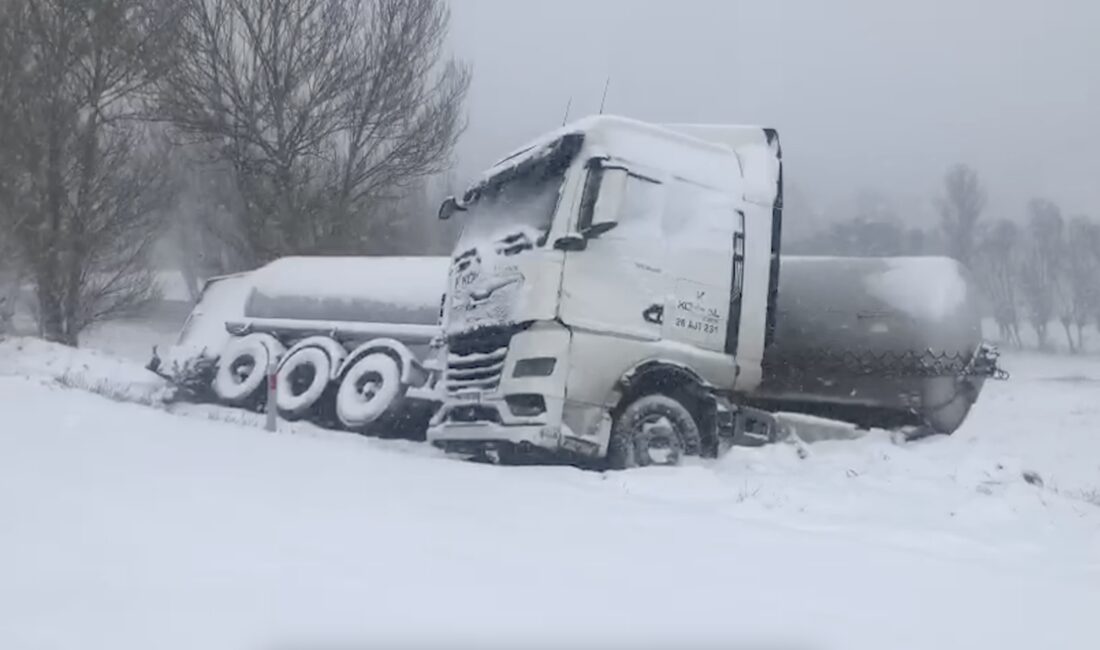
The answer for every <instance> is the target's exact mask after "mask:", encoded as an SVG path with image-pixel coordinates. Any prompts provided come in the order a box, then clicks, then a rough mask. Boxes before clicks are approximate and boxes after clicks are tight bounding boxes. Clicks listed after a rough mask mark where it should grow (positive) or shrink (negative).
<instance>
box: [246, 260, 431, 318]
mask: <svg viewBox="0 0 1100 650" xmlns="http://www.w3.org/2000/svg"><path fill="white" fill-rule="evenodd" d="M449 263H450V260H449V258H446V257H284V258H281V259H278V260H275V261H274V262H271V263H270V264H267V265H266V266H263V267H260V268H259V269H257V270H256V271H254V272H253V273H252V274H251V275H252V277H251V282H252V289H251V291H250V292H249V294H248V298H247V299H246V301H245V305H244V316H245V317H246V318H264V319H267V318H277V319H288V320H300V321H344V322H358V323H393V324H409V325H435V324H437V323H438V322H439V313H440V309H441V307H442V303H443V294H444V292H445V291H446V286H447V269H448V265H449Z"/></svg>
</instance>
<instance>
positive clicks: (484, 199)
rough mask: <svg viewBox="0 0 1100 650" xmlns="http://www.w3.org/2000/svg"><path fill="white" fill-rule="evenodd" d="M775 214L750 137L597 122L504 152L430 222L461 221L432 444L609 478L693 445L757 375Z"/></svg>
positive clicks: (773, 274)
mask: <svg viewBox="0 0 1100 650" xmlns="http://www.w3.org/2000/svg"><path fill="white" fill-rule="evenodd" d="M781 206H782V172H781V154H780V147H779V140H778V136H777V134H776V132H775V131H773V130H771V129H765V128H760V127H741V126H699V125H671V126H656V125H651V124H645V123H641V122H637V121H633V120H628V119H624V118H619V117H613V116H597V117H591V118H587V119H583V120H580V121H578V122H576V123H573V124H570V125H567V126H565V127H563V128H562V129H559V130H557V131H554V132H552V133H549V134H547V135H545V136H543V137H541V138H539V139H537V140H536V141H534V142H532V143H530V144H529V145H527V146H525V147H522V148H521V149H519V150H517V151H516V152H514V153H512V154H511V155H509V156H508V157H506V158H504V159H503V160H501V161H500V162H499V163H497V164H496V165H494V166H493V167H492V168H491V169H489V170H488V171H486V172H485V173H484V174H483V175H482V177H481V178H480V179H479V180H478V181H477V182H476V183H474V184H473V186H472V187H470V189H469V190H468V191H467V192H465V194H464V195H463V196H461V197H456V198H451V199H448V200H447V201H446V202H444V204H443V206H442V207H441V209H440V217H441V218H457V219H461V220H462V221H463V228H462V234H461V236H460V237H459V240H458V242H457V245H456V247H455V249H454V253H453V255H452V256H451V266H450V270H449V275H448V291H447V295H446V298H445V302H444V309H443V323H442V344H443V357H444V362H443V377H442V381H441V382H440V386H441V396H440V397H441V402H442V403H441V406H440V408H439V409H438V411H437V412H436V413H435V415H434V417H433V419H432V421H431V423H430V426H429V429H428V439H429V440H430V441H431V442H432V443H433V444H435V445H436V446H438V447H441V448H444V449H447V450H450V451H454V452H458V453H463V454H468V455H475V454H481V453H489V454H490V455H493V454H499V453H504V452H509V453H510V452H529V453H542V454H550V455H558V456H566V457H573V458H578V457H579V458H582V459H606V460H607V461H608V462H609V463H610V464H611V465H612V466H634V465H646V464H654V463H665V462H669V463H671V462H676V461H677V460H678V459H679V458H680V457H681V456H682V455H685V454H694V453H701V452H705V451H706V450H707V449H708V448H709V447H712V446H713V445H714V437H715V435H716V431H717V430H718V429H719V428H720V427H721V426H722V422H725V421H728V420H729V415H730V412H731V406H730V402H729V400H728V399H727V397H728V396H732V395H733V394H736V393H738V392H745V391H751V390H753V389H754V388H755V387H756V386H757V385H758V384H759V383H760V381H761V361H762V358H763V353H764V348H765V345H766V342H767V339H768V337H769V335H770V334H769V333H770V331H771V330H772V329H773V328H774V311H775V309H774V305H775V293H776V286H777V282H778V255H779V224H780V215H781ZM733 411H736V409H735V408H734V409H733Z"/></svg>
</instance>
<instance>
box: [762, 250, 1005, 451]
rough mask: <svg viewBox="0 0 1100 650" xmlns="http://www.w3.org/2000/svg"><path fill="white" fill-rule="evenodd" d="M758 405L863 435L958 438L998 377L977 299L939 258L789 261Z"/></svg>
mask: <svg viewBox="0 0 1100 650" xmlns="http://www.w3.org/2000/svg"><path fill="white" fill-rule="evenodd" d="M777 308H778V313H777V317H776V330H775V333H774V338H773V340H772V342H771V345H770V346H769V347H768V348H767V349H766V352H765V355H764V360H763V382H762V384H761V385H760V387H759V389H758V390H756V391H755V392H754V393H753V394H752V395H751V396H750V401H751V402H752V403H753V404H754V405H757V406H760V407H764V408H768V409H770V410H783V411H793V412H801V413H808V414H812V415H819V416H824V417H829V418H833V419H839V420H844V421H848V422H853V423H855V424H858V425H861V426H867V427H870V426H876V427H887V428H895V427H903V426H919V427H922V428H923V429H924V430H925V431H928V430H930V431H932V432H939V433H951V432H953V431H954V430H955V429H957V428H958V427H959V425H960V424H962V422H963V420H964V419H965V418H966V415H967V413H968V412H969V410H970V407H971V406H972V405H973V404H974V402H975V400H976V399H977V397H978V393H979V391H980V390H981V387H982V383H983V379H984V378H985V377H987V376H989V375H992V374H994V373H996V372H998V371H997V370H996V364H995V358H994V355H995V353H994V352H993V351H992V350H991V349H990V348H987V347H986V346H984V345H983V343H982V339H981V313H980V311H979V309H980V307H979V300H978V296H977V290H976V287H975V285H974V283H973V282H972V281H971V278H970V276H969V274H968V273H967V271H966V269H965V268H964V267H962V266H961V265H960V264H958V263H957V262H955V261H954V260H951V259H947V258H941V257H914V258H837V257H785V258H783V260H782V262H781V271H780V282H779V292H778V296H777Z"/></svg>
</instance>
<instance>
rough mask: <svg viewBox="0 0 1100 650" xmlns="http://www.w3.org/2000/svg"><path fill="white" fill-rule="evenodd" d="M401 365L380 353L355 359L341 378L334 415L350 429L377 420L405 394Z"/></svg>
mask: <svg viewBox="0 0 1100 650" xmlns="http://www.w3.org/2000/svg"><path fill="white" fill-rule="evenodd" d="M405 388H406V387H405V385H404V384H402V383H401V366H400V365H398V363H397V361H395V360H394V359H393V357H391V356H389V355H387V354H384V353H382V352H375V353H372V354H368V355H367V356H365V357H363V358H362V359H360V360H358V361H356V362H355V363H354V364H352V366H351V367H350V368H348V370H347V372H345V373H344V377H343V379H341V380H340V388H339V390H338V391H337V393H336V417H338V418H339V419H340V422H342V423H343V424H344V426H346V427H348V428H349V429H361V428H363V427H365V426H366V425H368V424H370V423H371V422H374V421H375V420H377V419H378V418H379V417H380V416H381V415H382V414H383V413H385V412H386V409H388V408H390V406H392V405H393V403H394V402H396V401H397V400H398V399H399V398H400V397H401V396H402V395H403V394H404V393H405Z"/></svg>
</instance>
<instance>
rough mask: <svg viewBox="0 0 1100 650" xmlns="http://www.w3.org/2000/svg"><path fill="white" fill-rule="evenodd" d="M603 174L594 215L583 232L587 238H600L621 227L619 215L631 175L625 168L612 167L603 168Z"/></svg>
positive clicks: (593, 209) (593, 207) (593, 208)
mask: <svg viewBox="0 0 1100 650" xmlns="http://www.w3.org/2000/svg"><path fill="white" fill-rule="evenodd" d="M601 172H602V173H601V174H600V176H601V178H600V189H599V194H598V195H597V197H596V204H595V205H594V206H592V214H591V216H590V218H589V219H588V220H587V223H585V224H584V226H583V229H582V230H581V232H582V234H584V236H585V237H599V236H600V235H602V234H604V233H605V232H607V231H608V230H611V229H612V228H614V227H615V226H617V225H619V214H620V211H621V210H622V207H623V199H624V198H625V196H626V182H627V179H628V178H629V177H630V174H629V173H628V172H627V170H626V168H625V167H611V166H604V167H602V169H601Z"/></svg>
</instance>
